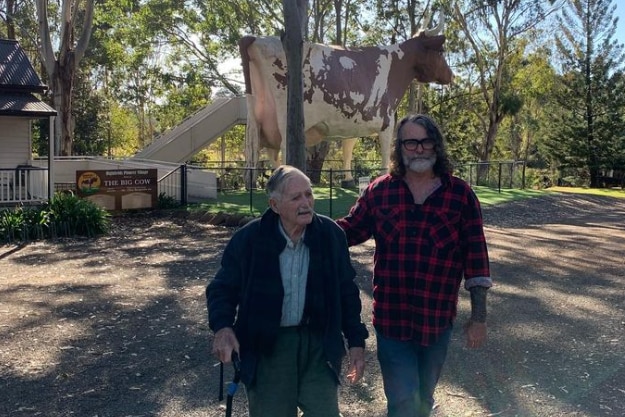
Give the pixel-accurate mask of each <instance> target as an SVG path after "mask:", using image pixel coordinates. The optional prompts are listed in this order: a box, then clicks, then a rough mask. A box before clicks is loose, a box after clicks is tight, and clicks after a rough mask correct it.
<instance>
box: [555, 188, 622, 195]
mask: <svg viewBox="0 0 625 417" xmlns="http://www.w3.org/2000/svg"><path fill="white" fill-rule="evenodd" d="M549 191H554V192H558V193H574V194H590V195H598V196H602V197H614V198H625V190H623V189H621V188H582V187H551V188H549Z"/></svg>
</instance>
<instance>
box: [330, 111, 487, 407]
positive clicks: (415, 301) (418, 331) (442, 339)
mask: <svg viewBox="0 0 625 417" xmlns="http://www.w3.org/2000/svg"><path fill="white" fill-rule="evenodd" d="M337 222H338V224H339V225H340V226H341V227H342V228H343V229H344V230H345V232H346V235H347V239H348V242H349V245H357V244H360V243H363V242H365V241H366V240H368V239H369V238H371V237H373V238H374V239H375V244H376V249H375V254H374V258H373V261H374V271H373V299H374V304H373V326H374V328H375V331H376V338H377V345H378V360H379V362H380V368H381V370H382V378H383V381H384V392H385V395H386V399H387V408H388V416H389V417H400V416H401V417H425V416H429V415H430V413H431V410H432V408H433V406H434V390H435V388H436V384H437V383H438V379H439V376H440V373H441V370H442V367H443V363H444V361H445V358H446V356H447V347H448V345H449V340H450V337H451V333H452V327H453V322H454V319H455V317H456V312H457V303H458V293H459V289H460V285H461V282H462V280H463V278H464V287H465V288H466V289H467V290H468V291H469V292H470V294H471V318H470V320H469V321H468V322H467V323H466V325H465V327H464V328H465V332H466V344H467V347H469V348H478V347H480V346H482V345H483V344H484V343H485V341H486V292H487V289H488V288H490V287H491V285H492V280H491V277H490V270H489V261H488V251H487V247H486V239H485V237H484V230H483V223H482V215H481V209H480V204H479V201H478V199H477V196H476V195H475V193H474V192H473V190H472V189H471V187H470V186H469V185H468V184H467V183H466V182H464V181H463V180H461V179H460V178H457V177H455V176H453V175H452V169H451V163H450V161H449V158H448V155H447V150H446V146H445V141H444V138H443V135H442V132H441V130H440V128H439V127H438V126H437V124H436V123H435V122H434V121H433V120H432V119H431V118H430V117H428V116H425V115H420V114H418V115H411V116H407V117H405V118H404V119H402V120H401V121H400V122H399V123H398V127H397V138H396V140H395V141H394V142H393V150H392V154H391V164H390V167H389V173H388V174H386V175H383V176H381V177H379V178H377V179H376V180H374V181H373V182H372V183H371V184H369V186H368V187H367V189H366V190H365V191H364V192H363V193H362V194H361V196H360V197H359V198H358V200H357V202H356V204H355V205H354V206H353V207H352V208H351V210H350V212H349V214H348V215H347V216H346V217H344V218H342V219H339V220H338V221H337Z"/></svg>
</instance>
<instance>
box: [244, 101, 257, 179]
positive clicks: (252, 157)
mask: <svg viewBox="0 0 625 417" xmlns="http://www.w3.org/2000/svg"><path fill="white" fill-rule="evenodd" d="M246 100H247V122H246V128H245V167H246V170H245V174H246V175H245V187H246V188H247V189H248V190H249V189H253V188H256V187H255V185H256V178H257V177H258V171H257V168H258V159H259V157H260V133H259V129H258V121H257V120H256V116H255V114H254V96H252V95H251V94H247V95H246Z"/></svg>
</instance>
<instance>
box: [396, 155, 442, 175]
mask: <svg viewBox="0 0 625 417" xmlns="http://www.w3.org/2000/svg"><path fill="white" fill-rule="evenodd" d="M435 163H436V155H432V156H431V157H429V158H408V157H406V156H404V165H405V166H406V169H409V170H410V171H412V172H416V173H417V174H423V173H424V172H429V171H431V170H432V169H433V168H434V164H435Z"/></svg>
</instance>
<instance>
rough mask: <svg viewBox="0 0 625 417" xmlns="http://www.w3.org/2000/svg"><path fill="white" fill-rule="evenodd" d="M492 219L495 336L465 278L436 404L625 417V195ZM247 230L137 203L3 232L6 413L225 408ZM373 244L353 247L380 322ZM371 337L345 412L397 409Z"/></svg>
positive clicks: (110, 415)
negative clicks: (228, 344)
mask: <svg viewBox="0 0 625 417" xmlns="http://www.w3.org/2000/svg"><path fill="white" fill-rule="evenodd" d="M484 217H485V223H486V232H487V239H488V244H489V250H490V257H491V266H492V275H493V278H494V280H495V283H496V284H495V287H493V289H492V290H491V291H490V293H489V312H490V315H489V341H488V344H487V346H486V347H485V348H483V349H480V350H467V349H465V348H464V346H463V335H462V332H461V330H460V329H461V327H462V326H461V323H463V322H464V321H465V320H466V318H467V317H468V311H469V309H468V307H469V304H468V297H467V294H466V292H465V291H464V290H463V291H462V297H461V301H460V311H459V317H458V321H457V323H458V325H457V326H456V329H455V331H454V336H453V339H452V343H451V346H450V352H449V357H448V360H447V363H446V365H445V369H444V372H443V376H442V378H441V382H440V384H439V387H438V389H437V392H436V399H437V407H436V409H435V412H434V416H435V417H466V416H523V417H525V416H545V417H552V416H624V415H625V359H624V358H625V314H624V310H625V200H616V199H607V198H599V197H591V196H583V195H574V194H556V195H551V196H545V197H541V198H537V199H532V200H525V201H520V202H514V203H508V204H505V205H500V206H496V207H485V208H484ZM232 232H233V229H229V228H224V227H216V226H211V225H207V224H204V223H202V222H201V221H198V220H194V219H190V218H183V217H181V216H165V215H135V216H128V217H123V218H118V219H116V220H115V222H114V230H113V231H112V233H111V234H110V235H108V236H105V237H101V238H98V239H71V240H67V239H66V240H59V241H56V242H43V243H42V242H38V243H31V244H28V245H25V246H1V247H0V416H46V417H53V416H79V417H83V416H85V417H96V416H97V417H131V416H132V417H139V416H159V417H173V416H190V417H193V416H204V417H216V416H222V415H224V401H221V402H219V401H218V398H217V396H218V387H219V367H218V366H215V362H216V361H215V359H214V358H213V357H211V355H210V343H211V335H210V332H209V330H208V327H207V318H206V307H205V301H204V289H205V286H206V284H207V282H208V280H210V279H211V277H212V276H213V275H214V273H215V271H216V269H217V267H218V264H219V260H220V255H221V252H222V250H223V247H224V245H225V244H226V242H227V240H228V239H229V237H230V236H231V234H232ZM372 251H373V246H372V244H370V243H369V244H365V245H361V246H359V247H355V248H352V254H353V261H354V265H355V267H356V268H357V271H358V279H359V285H360V286H361V288H362V297H363V303H364V308H363V318H364V319H365V321H366V322H367V323H370V310H371V301H370V291H371V286H370V276H371V268H372V264H371V263H372ZM367 350H368V365H367V366H368V368H367V372H366V377H365V378H364V381H362V382H361V383H359V384H357V385H355V386H350V385H344V386H343V387H342V388H341V411H342V413H343V415H344V416H345V417H363V416H367V417H383V416H385V415H386V414H385V402H384V395H383V392H382V383H381V378H380V374H379V369H378V366H377V360H376V358H375V339H374V338H370V339H369V342H368V349H367ZM225 370H226V372H225V380H226V382H228V381H229V379H230V378H231V369H230V367H226V369H225ZM244 398H245V395H244V392H243V389H240V390H239V391H238V393H237V394H236V396H235V401H234V412H233V416H244V415H246V411H245V401H244Z"/></svg>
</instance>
